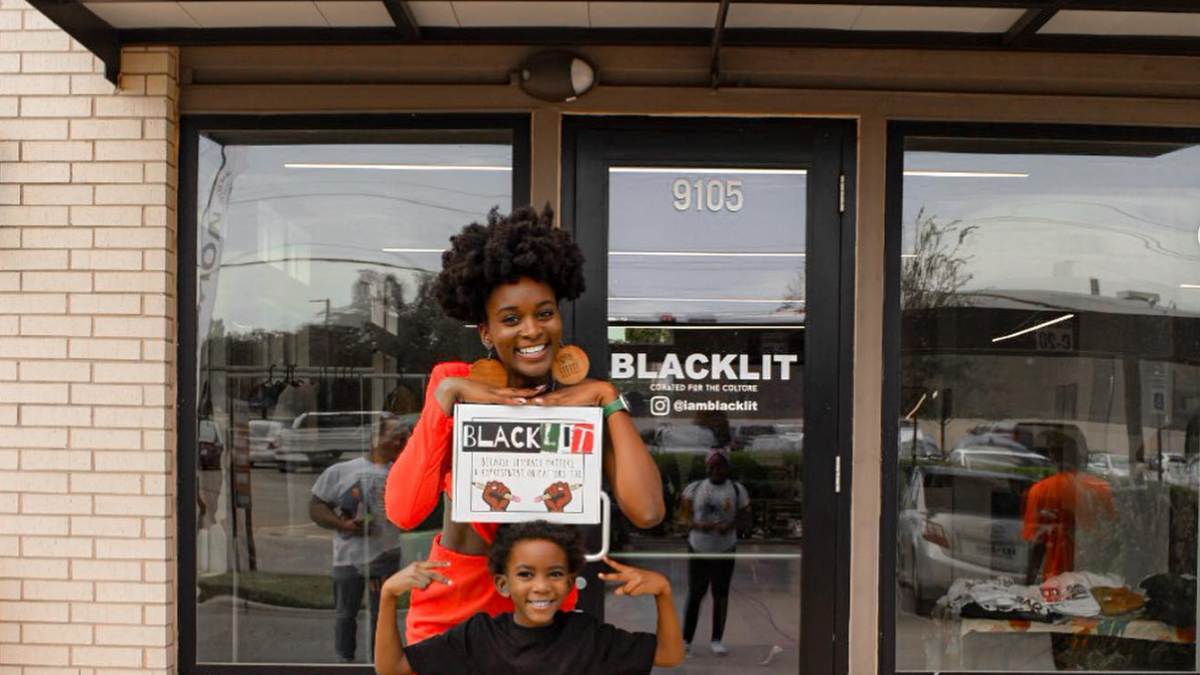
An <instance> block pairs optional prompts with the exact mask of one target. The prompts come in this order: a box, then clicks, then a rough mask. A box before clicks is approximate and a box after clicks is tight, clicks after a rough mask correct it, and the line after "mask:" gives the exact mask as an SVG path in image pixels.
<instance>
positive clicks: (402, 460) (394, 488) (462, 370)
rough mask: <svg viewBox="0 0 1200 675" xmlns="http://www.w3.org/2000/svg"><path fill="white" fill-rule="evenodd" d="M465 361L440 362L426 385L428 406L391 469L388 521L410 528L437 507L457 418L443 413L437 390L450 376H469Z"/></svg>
mask: <svg viewBox="0 0 1200 675" xmlns="http://www.w3.org/2000/svg"><path fill="white" fill-rule="evenodd" d="M467 370H468V366H467V364H465V363H460V362H451V363H441V364H438V365H437V366H435V367H434V369H433V373H432V374H430V376H429V385H428V386H427V387H426V388H425V407H424V408H422V410H421V418H420V419H419V420H417V425H416V427H414V428H413V433H412V436H410V437H409V439H408V443H407V444H405V446H404V450H403V451H402V452H401V453H400V456H399V457H398V458H396V461H395V462H394V463H393V464H392V470H391V471H390V472H388V478H387V487H386V488H385V489H384V493H383V501H384V506H385V507H386V508H387V517H388V520H390V521H392V522H393V523H395V524H396V525H397V526H399V527H401V528H403V529H406V530H411V529H412V528H414V527H416V526H417V525H420V524H421V522H422V521H424V520H425V518H427V517H428V516H429V514H430V513H432V512H433V510H434V508H436V507H437V503H438V499H439V498H440V497H441V494H442V481H443V477H444V476H445V475H446V474H447V473H449V472H450V461H451V454H450V440H451V438H452V436H453V433H454V419H453V418H451V417H447V416H446V414H445V413H444V412H442V406H441V404H439V403H438V402H437V399H436V398H434V392H436V391H437V387H438V385H439V384H441V382H442V380H443V379H445V378H447V377H466V375H467Z"/></svg>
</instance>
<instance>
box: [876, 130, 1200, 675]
mask: <svg viewBox="0 0 1200 675" xmlns="http://www.w3.org/2000/svg"><path fill="white" fill-rule="evenodd" d="M1197 175H1200V146H1191V145H1179V144H1158V143H1130V144H1118V143H1093V142H1083V141H1069V142H1067V141H1064V142H1059V141H1053V140H1019V141H1018V140H1011V141H999V140H978V139H948V138H917V137H909V138H908V139H907V141H906V145H905V153H904V182H903V186H904V190H903V235H902V245H901V248H902V250H901V255H902V263H901V278H900V280H899V285H900V301H901V307H902V315H901V317H902V318H901V334H900V374H899V376H900V382H899V387H900V391H899V403H900V405H899V419H898V420H896V422H895V424H897V428H898V429H899V434H898V437H897V438H898V443H897V447H895V448H892V449H891V450H890V451H891V452H895V453H897V456H898V466H899V471H898V473H897V482H898V486H897V491H898V505H897V508H898V518H897V531H896V534H897V542H896V543H897V551H896V572H897V574H896V577H897V578H896V586H895V592H896V594H897V595H896V614H895V645H896V653H895V663H896V668H897V670H902V671H903V670H918V671H937V670H984V671H993V672H999V671H1022V670H1034V671H1051V670H1127V671H1128V670H1140V671H1157V670H1189V671H1190V670H1197V669H1200V664H1198V663H1197V660H1196V659H1197V653H1196V645H1195V626H1196V619H1197V611H1198V610H1197V604H1196V572H1197V547H1198V546H1200V538H1198V537H1197V532H1198V526H1197V492H1198V490H1200V452H1198V446H1197V440H1198V434H1200V242H1198V241H1197V227H1198V225H1200V188H1198V187H1197V183H1196V176H1197Z"/></svg>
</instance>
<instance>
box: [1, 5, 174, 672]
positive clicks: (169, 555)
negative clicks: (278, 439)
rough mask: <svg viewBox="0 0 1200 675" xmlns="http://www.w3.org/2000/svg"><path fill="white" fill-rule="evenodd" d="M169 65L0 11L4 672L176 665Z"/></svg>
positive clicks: (29, 14) (26, 13) (160, 53)
mask: <svg viewBox="0 0 1200 675" xmlns="http://www.w3.org/2000/svg"><path fill="white" fill-rule="evenodd" d="M177 63H178V54H177V52H175V51H174V50H172V49H169V48H150V49H136V50H134V49H130V50H126V52H125V54H124V55H123V60H122V73H123V76H122V81H121V87H120V90H119V91H117V90H116V89H115V88H114V87H113V86H112V85H111V84H109V83H108V82H106V81H105V80H104V78H103V75H102V72H103V67H102V65H101V63H100V61H99V60H98V59H96V58H94V57H93V56H92V55H91V54H89V53H88V52H87V51H86V50H84V49H83V47H82V46H81V45H79V44H78V43H76V42H75V41H74V40H72V39H70V37H68V36H67V35H66V34H65V33H63V32H61V31H59V30H58V29H57V28H55V27H54V25H53V24H51V23H50V22H49V21H47V20H46V19H45V17H43V16H41V14H39V13H38V12H37V11H36V10H34V9H32V8H31V7H30V6H29V5H27V4H25V2H23V1H22V0H0V675H105V674H106V673H107V674H108V675H117V674H118V673H129V672H132V671H137V672H140V673H169V672H171V671H173V670H174V665H175V603H174V599H175V597H176V589H175V583H174V581H175V565H174V556H175V550H176V549H175V542H174V539H173V537H172V536H171V534H170V533H172V532H174V531H175V522H174V504H175V502H174V500H175V496H174V486H175V480H174V465H175V462H174V460H173V456H174V454H173V450H174V433H173V427H174V418H175V412H174V407H173V401H174V399H175V388H174V383H175V365H174V348H173V345H174V342H175V333H174V331H175V328H174V312H173V307H174V305H175V303H174V300H173V297H174V289H175V255H174V245H175V244H174V242H175V198H174V195H175V189H176V180H177V169H176V160H177V157H178V152H177V147H178V138H177V129H178V108H177V98H178V85H177V80H176V73H177V68H178V66H177ZM164 439H165V442H164Z"/></svg>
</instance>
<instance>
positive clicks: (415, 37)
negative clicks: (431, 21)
mask: <svg viewBox="0 0 1200 675" xmlns="http://www.w3.org/2000/svg"><path fill="white" fill-rule="evenodd" d="M383 6H384V7H386V8H387V12H388V15H389V16H391V17H392V23H394V24H396V30H397V31H398V32H399V33H400V39H401V40H402V41H404V42H420V41H421V25H420V24H418V23H417V17H415V16H413V12H412V8H411V7H409V6H408V2H407V0H383Z"/></svg>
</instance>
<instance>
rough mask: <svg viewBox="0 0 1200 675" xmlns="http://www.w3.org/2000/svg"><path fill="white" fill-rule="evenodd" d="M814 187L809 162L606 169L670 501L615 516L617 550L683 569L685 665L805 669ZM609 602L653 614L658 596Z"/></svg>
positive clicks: (650, 441)
mask: <svg viewBox="0 0 1200 675" xmlns="http://www.w3.org/2000/svg"><path fill="white" fill-rule="evenodd" d="M806 190H807V176H806V173H805V171H804V170H800V169H722V168H665V167H652V168H651V167H618V168H613V169H611V170H610V173H609V252H608V266H609V268H608V269H609V273H608V280H609V288H608V338H609V351H610V357H611V363H610V374H611V377H612V381H613V383H614V384H615V385H616V386H617V388H618V389H619V390H621V391H623V392H625V395H626V398H627V399H629V404H630V413H631V415H632V416H633V420H634V424H635V425H636V427H637V428H638V430H639V431H640V432H641V434H642V438H643V440H644V441H645V443H646V447H647V449H648V450H649V451H650V453H651V456H652V457H653V458H654V461H655V463H656V464H657V466H658V469H659V473H660V475H661V476H662V481H663V501H664V503H665V504H666V506H667V513H668V516H667V518H665V519H664V521H663V522H662V523H661V524H660V525H658V526H656V527H655V528H652V529H650V530H637V529H635V528H633V527H632V526H630V525H629V524H628V523H627V522H623V521H624V519H623V518H622V517H621V516H620V515H617V514H614V515H615V516H616V520H617V521H618V522H617V523H616V524H615V525H614V527H615V528H616V532H614V544H613V550H614V552H615V556H616V557H619V558H625V559H627V560H629V561H631V562H632V563H633V564H635V565H641V566H645V567H648V568H652V569H656V570H658V571H660V572H662V573H663V574H665V575H667V576H668V578H670V579H671V583H672V587H673V588H675V589H676V597H677V598H679V601H680V602H679V607H678V610H679V614H680V617H681V619H682V620H683V630H684V639H685V640H690V641H691V642H692V644H691V653H692V656H693V657H694V658H692V659H689V660H688V661H685V663H684V664H683V665H682V666H680V670H681V671H682V672H685V673H687V672H709V671H711V670H712V669H713V668H720V669H731V670H734V671H738V672H740V671H741V670H746V669H751V668H758V667H759V665H758V664H760V663H766V664H768V665H770V668H771V670H772V672H796V671H797V669H798V668H799V616H800V612H799V607H800V537H801V532H802V517H803V513H802V512H803V508H802V502H803V488H802V484H801V466H802V462H803V460H802V458H803V445H804V424H803V414H804V401H803V374H804V322H805V299H804V288H805V276H804V273H805V227H804V224H805V221H804V219H805V202H806ZM610 598H611V596H610ZM606 612H607V614H606V616H607V617H608V618H609V620H611V621H613V622H614V623H615V624H616V625H618V626H620V627H622V628H626V629H631V630H653V629H654V612H653V606H652V605H646V604H644V603H643V604H642V605H640V606H636V607H633V608H631V606H630V604H629V603H627V602H621V601H620V599H617V601H616V602H614V603H612V604H609V605H608V606H607V607H606ZM715 657H720V658H721V659H722V661H721V664H720V665H717V663H716V662H715V661H714V658H715Z"/></svg>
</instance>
